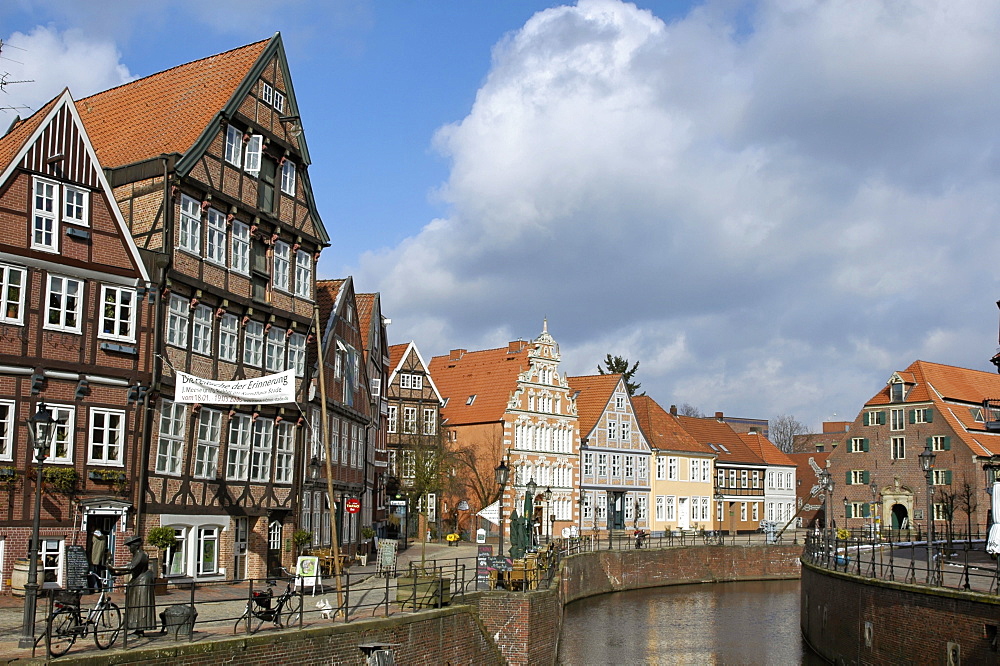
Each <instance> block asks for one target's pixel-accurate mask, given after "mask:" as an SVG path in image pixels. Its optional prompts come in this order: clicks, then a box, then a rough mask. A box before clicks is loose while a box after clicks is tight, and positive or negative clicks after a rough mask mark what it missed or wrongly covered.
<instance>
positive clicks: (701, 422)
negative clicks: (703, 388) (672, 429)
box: [677, 415, 767, 465]
mask: <svg viewBox="0 0 1000 666" xmlns="http://www.w3.org/2000/svg"><path fill="white" fill-rule="evenodd" d="M677 421H678V423H680V425H681V427H682V428H684V430H685V431H686V432H687V433H688V434H689V435H691V436H692V437H694V438H695V439H696V440H697V441H698V443H700V444H703V445H705V446H707V447H708V448H709V449H711V450H712V451H713V452H715V453H716V454H717V457H716V459H715V464H716V465H724V464H727V463H731V464H743V465H766V464H767V463H765V462H764V459H763V458H761V457H760V455H758V454H757V453H754V451H753V450H752V449H751V448H750V447H749V446H747V444H746V442H744V441H743V440H742V439H740V436H739V435H738V434H737V433H736V431H735V430H733V429H732V428H731V427H730V426H729V424H727V423H725V422H723V421H720V420H718V419H716V418H711V417H696V416H680V415H678V416H677Z"/></svg>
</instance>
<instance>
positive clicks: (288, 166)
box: [281, 159, 296, 197]
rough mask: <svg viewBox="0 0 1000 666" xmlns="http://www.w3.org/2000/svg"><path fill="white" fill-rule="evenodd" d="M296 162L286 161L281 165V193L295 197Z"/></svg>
mask: <svg viewBox="0 0 1000 666" xmlns="http://www.w3.org/2000/svg"><path fill="white" fill-rule="evenodd" d="M295 174H296V171H295V162H293V161H292V160H288V159H286V160H285V163H284V164H282V165H281V191H282V192H284V193H285V194H288V195H291V196H293V197H294V196H295Z"/></svg>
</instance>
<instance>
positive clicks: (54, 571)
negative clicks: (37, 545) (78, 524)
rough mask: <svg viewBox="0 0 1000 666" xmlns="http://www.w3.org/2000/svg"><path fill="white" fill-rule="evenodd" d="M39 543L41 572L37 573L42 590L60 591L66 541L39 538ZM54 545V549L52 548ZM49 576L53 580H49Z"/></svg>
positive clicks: (54, 538) (55, 538) (58, 538)
mask: <svg viewBox="0 0 1000 666" xmlns="http://www.w3.org/2000/svg"><path fill="white" fill-rule="evenodd" d="M39 542H41V551H42V552H41V570H40V571H39V572H38V576H39V579H40V581H41V583H42V585H41V587H42V589H44V590H52V589H60V588H62V586H63V570H64V567H63V560H64V557H63V556H64V555H65V553H66V541H65V539H62V538H60V537H48V536H46V537H40V538H39ZM53 544H55V547H53ZM51 576H54V577H55V580H49V578H50V577H51Z"/></svg>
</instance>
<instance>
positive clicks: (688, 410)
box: [677, 402, 705, 419]
mask: <svg viewBox="0 0 1000 666" xmlns="http://www.w3.org/2000/svg"><path fill="white" fill-rule="evenodd" d="M677 413H678V414H680V415H681V416H693V417H695V418H699V419H702V418H705V413H704V412H703V411H701V410H700V409H698V408H697V407H695V406H694V405H692V404H691V403H690V402H682V403H681V406H680V407H678V408H677Z"/></svg>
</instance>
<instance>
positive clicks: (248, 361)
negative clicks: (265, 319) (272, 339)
mask: <svg viewBox="0 0 1000 666" xmlns="http://www.w3.org/2000/svg"><path fill="white" fill-rule="evenodd" d="M263 360H264V324H262V323H260V322H259V321H248V322H247V324H246V328H245V330H244V331H243V363H244V364H245V365H251V366H253V367H255V368H259V367H260V365H261V362H262V361H263Z"/></svg>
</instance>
